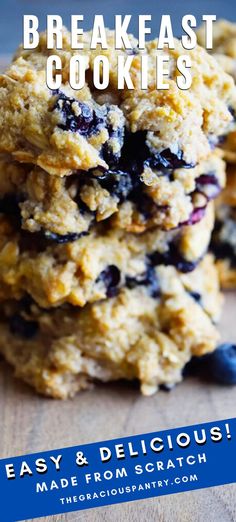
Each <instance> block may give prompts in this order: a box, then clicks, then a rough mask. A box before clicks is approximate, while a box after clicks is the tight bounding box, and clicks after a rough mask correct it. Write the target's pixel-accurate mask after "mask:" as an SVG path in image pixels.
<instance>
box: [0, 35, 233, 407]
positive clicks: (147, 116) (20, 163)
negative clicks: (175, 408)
mask: <svg viewBox="0 0 236 522" xmlns="http://www.w3.org/2000/svg"><path fill="white" fill-rule="evenodd" d="M107 36H108V41H109V48H108V49H107V50H105V51H102V49H99V50H96V51H91V50H90V49H89V33H88V34H86V35H84V43H85V48H84V51H83V52H84V53H85V54H87V58H88V70H87V84H86V86H85V87H84V88H83V89H82V90H80V91H73V90H72V88H71V87H70V85H69V83H68V70H69V65H68V64H69V59H70V58H71V56H73V54H75V52H76V51H73V50H71V47H70V34H69V33H68V32H67V31H66V30H65V31H64V35H63V50H61V51H55V50H51V51H48V50H47V48H46V37H45V34H42V35H41V37H40V42H39V47H38V49H37V50H35V51H25V50H23V49H22V48H20V49H19V51H18V53H17V55H16V56H15V58H14V60H13V62H12V64H11V66H10V67H9V69H8V71H7V72H6V73H5V74H3V75H1V77H0V105H1V114H0V131H1V142H0V152H1V158H0V198H1V199H0V212H1V213H0V310H1V323H0V350H1V352H2V353H3V354H4V356H5V358H6V359H7V360H8V361H9V362H10V363H11V364H12V365H13V366H14V368H15V370H16V374H17V376H19V377H21V378H22V379H23V380H25V381H26V382H28V383H30V384H31V385H33V386H34V387H35V388H36V389H37V391H38V392H41V393H44V394H47V395H50V396H53V397H60V398H66V397H68V396H71V395H73V394H75V393H76V392H77V391H79V390H82V389H85V388H87V387H88V386H89V385H90V383H91V382H93V381H95V380H100V381H103V382H107V381H111V380H117V379H129V380H139V381H140V384H141V390H142V392H143V393H144V394H147V395H148V394H151V393H154V392H155V391H156V390H157V389H158V388H159V387H160V386H161V385H165V386H167V387H171V386H172V385H173V384H175V383H176V382H178V381H180V380H181V378H182V370H183V368H184V366H185V365H186V363H187V362H188V361H189V360H190V359H191V357H192V355H195V356H200V355H202V354H204V353H206V352H210V351H212V350H214V349H215V347H216V344H217V340H218V332H217V329H216V326H215V323H216V321H217V319H218V317H219V312H220V305H221V295H220V293H219V284H218V275H217V271H216V269H215V266H214V262H213V259H212V257H211V256H210V255H208V254H207V251H208V246H209V243H210V239H211V233H212V229H213V226H214V210H213V202H212V200H213V199H214V198H215V197H216V196H218V195H219V193H220V192H221V190H222V188H223V187H224V183H225V165H224V161H223V160H222V158H221V153H219V151H217V149H216V148H215V147H216V146H217V144H218V142H219V141H220V140H221V137H222V136H225V135H226V134H227V133H228V132H229V130H230V129H231V127H232V124H233V115H232V112H233V110H232V107H233V106H236V105H235V98H236V96H235V87H234V82H233V80H232V78H231V77H230V76H228V75H227V74H226V73H224V72H223V69H222V68H221V66H220V65H219V64H218V63H217V62H216V60H215V59H214V58H213V57H211V56H209V55H208V54H207V53H206V52H205V51H204V50H203V49H202V48H200V47H198V48H197V49H195V50H194V51H189V54H190V56H191V60H192V77H193V82H192V86H191V88H190V90H186V91H184V90H180V89H179V88H178V87H177V86H176V77H177V75H178V74H179V72H178V70H177V68H176V59H177V57H178V56H179V55H180V54H181V53H183V49H182V47H181V46H180V43H179V42H178V41H176V47H175V50H168V51H167V50H165V51H158V50H157V41H152V42H149V43H148V44H147V46H146V49H145V51H142V52H140V51H139V49H138V47H137V42H136V41H135V39H134V38H133V39H132V41H133V46H134V48H133V52H132V54H133V61H132V67H131V71H130V72H131V75H132V79H133V82H134V84H135V89H134V90H128V89H125V88H124V89H123V90H118V89H117V87H116V76H117V68H116V66H115V63H116V59H117V55H118V53H123V54H125V52H126V51H125V50H121V51H116V50H115V46H114V35H113V33H112V32H108V33H107ZM98 51H99V54H102V53H103V52H104V53H106V55H107V56H109V59H110V63H111V64H113V65H114V66H113V67H112V73H111V76H110V85H109V88H108V89H106V91H96V89H94V87H93V85H92V84H91V76H92V75H91V72H92V70H93V60H94V57H95V56H96V54H97V53H98ZM55 52H57V53H58V54H59V55H60V57H61V59H62V62H63V84H62V86H61V88H60V89H59V90H54V91H52V90H49V88H48V87H47V84H46V77H45V65H46V59H47V57H48V55H49V54H50V53H51V54H54V53H55ZM162 52H165V53H169V59H170V74H169V79H168V82H169V90H157V89H156V88H155V81H154V80H155V79H154V68H153V69H152V68H151V67H150V70H149V88H148V89H147V90H141V88H140V60H141V55H142V54H143V53H145V54H148V55H149V57H150V58H151V60H150V63H152V60H153V61H154V60H155V58H156V56H157V55H158V54H160V53H162ZM184 53H185V54H186V51H185V50H184ZM129 54H130V51H129Z"/></svg>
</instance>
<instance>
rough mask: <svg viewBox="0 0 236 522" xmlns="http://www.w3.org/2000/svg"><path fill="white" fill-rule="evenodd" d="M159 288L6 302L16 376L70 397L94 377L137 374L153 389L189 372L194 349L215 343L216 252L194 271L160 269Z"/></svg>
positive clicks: (7, 352)
mask: <svg viewBox="0 0 236 522" xmlns="http://www.w3.org/2000/svg"><path fill="white" fill-rule="evenodd" d="M154 272H155V279H156V283H155V286H156V291H155V295H151V294H150V292H149V291H148V289H147V288H146V287H145V286H140V285H139V284H138V285H134V286H133V287H132V288H129V289H128V288H123V289H122V290H121V292H120V293H119V295H117V296H116V297H113V298H110V299H106V300H103V301H99V302H98V303H93V304H89V305H86V306H85V307H84V308H82V309H78V308H77V307H73V306H71V305H64V306H61V307H58V308H56V309H54V310H51V311H50V312H49V311H47V310H45V309H42V308H39V307H38V305H36V303H34V302H33V301H32V300H31V299H30V298H29V297H25V298H24V299H22V300H20V301H19V302H16V301H13V302H11V301H7V302H5V303H2V305H1V323H0V351H1V353H2V354H3V355H4V357H5V358H6V359H7V361H9V362H10V363H11V364H12V365H13V367H14V368H15V372H16V376H17V377H19V378H21V379H23V380H24V381H26V382H27V383H29V384H31V385H32V386H34V388H35V389H36V390H37V391H38V392H40V393H42V394H45V395H48V396H52V397H55V398H62V399H64V398H67V397H70V396H73V395H74V394H75V393H76V392H78V391H80V390H83V389H85V388H87V387H88V386H89V385H90V383H91V382H93V381H102V382H108V381H113V380H118V379H126V380H134V379H135V380H138V381H139V382H140V386H141V391H142V393H144V394H145V395H150V394H152V393H154V392H156V391H157V390H158V387H159V386H160V385H162V384H164V385H167V386H172V385H173V384H175V383H177V382H179V381H180V380H181V379H182V370H183V368H184V366H185V364H186V363H187V362H188V361H189V360H190V358H191V356H192V355H194V356H201V355H203V354H204V353H207V352H210V351H212V350H214V348H215V346H216V344H217V341H218V333H217V330H216V327H215V325H214V323H215V321H216V320H217V319H218V314H219V310H220V306H221V296H220V293H219V289H218V277H217V272H216V270H215V267H214V264H213V261H212V258H211V257H210V256H207V257H206V258H205V259H204V260H203V261H202V263H201V264H200V265H199V267H198V268H196V270H194V271H193V272H192V273H191V274H181V273H178V272H177V271H176V269H175V268H174V267H164V266H160V267H157V268H156V269H155V271H154Z"/></svg>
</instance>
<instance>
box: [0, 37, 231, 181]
mask: <svg viewBox="0 0 236 522" xmlns="http://www.w3.org/2000/svg"><path fill="white" fill-rule="evenodd" d="M84 40H85V42H86V45H85V49H84V51H83V53H84V55H85V56H87V67H88V69H87V82H88V83H87V84H86V86H85V87H84V88H83V89H81V90H80V91H75V90H73V89H71V87H70V86H69V83H68V80H69V76H68V74H69V73H68V71H69V60H70V58H71V56H72V55H74V54H75V53H76V51H74V50H73V51H72V50H71V48H70V34H69V33H68V32H67V31H65V33H64V39H63V45H64V47H63V50H62V51H56V53H57V54H58V55H60V57H61V59H62V62H63V68H64V69H63V83H62V86H61V88H60V90H59V91H57V92H55V91H50V90H49V89H48V87H47V85H46V76H45V74H46V73H45V63H46V59H47V57H48V55H49V54H53V53H55V50H54V49H53V50H51V51H48V50H47V49H46V45H45V43H46V39H45V34H42V35H41V37H40V44H39V48H38V49H37V50H35V51H34V52H31V51H24V50H22V48H21V50H20V51H19V52H18V54H17V56H16V57H15V59H14V60H13V63H12V65H11V66H10V68H9V69H8V71H7V72H6V73H5V74H3V75H1V76H0V104H1V107H2V111H1V115H0V132H1V137H2V138H1V143H0V151H1V152H4V153H6V152H8V153H11V154H12V155H13V157H14V158H15V159H16V160H18V161H20V162H25V163H33V164H35V165H38V166H39V167H41V168H43V169H44V170H46V171H47V172H49V173H50V174H57V175H59V176H64V175H68V174H71V172H72V171H75V170H84V171H88V170H90V169H94V168H96V167H99V168H102V169H104V170H109V169H113V168H117V165H119V163H120V159H121V156H122V150H123V148H124V145H125V144H126V141H127V140H126V138H127V136H129V134H130V133H132V134H133V135H134V139H136V138H137V145H136V147H135V149H134V153H136V151H137V150H138V147H139V137H140V133H141V134H142V136H143V140H144V142H145V146H146V148H145V151H146V152H145V157H144V158H143V160H144V163H145V165H149V166H151V167H154V168H155V169H159V170H161V169H162V168H169V169H176V168H182V167H184V168H190V167H193V166H195V165H196V164H197V163H198V162H199V161H200V160H201V159H205V157H206V156H208V154H209V153H210V150H211V148H212V147H213V146H215V145H216V144H217V142H218V141H219V139H220V137H221V136H222V135H225V134H226V133H227V132H228V131H229V129H230V125H231V123H232V121H233V116H232V111H230V108H231V107H232V106H236V102H235V100H236V89H235V86H234V82H233V80H232V78H231V77H230V76H229V75H227V74H226V73H224V71H223V69H222V68H221V67H220V65H218V64H217V62H216V61H215V60H214V58H213V57H211V56H209V55H208V54H207V53H206V52H205V50H204V49H202V48H200V47H197V49H195V50H194V51H186V50H184V49H183V48H182V46H181V44H180V43H179V42H178V40H176V41H175V50H168V49H164V51H157V45H158V42H157V41H156V40H154V41H153V42H149V43H148V44H147V46H146V49H145V50H144V51H142V53H140V52H139V50H138V49H135V50H134V53H133V54H132V56H133V58H132V65H131V71H130V73H131V77H132V78H133V80H134V84H135V85H134V87H135V88H134V89H132V90H127V89H126V88H124V89H122V90H119V91H118V89H117V86H116V85H115V79H116V75H117V67H115V66H114V63H113V62H114V61H115V60H117V56H118V54H120V53H123V54H124V53H125V54H129V53H126V52H125V50H121V51H117V50H115V49H114V36H113V34H112V32H109V31H108V49H107V50H106V51H103V50H102V49H100V48H99V49H96V50H95V51H91V50H90V49H89V46H88V42H89V35H84ZM99 53H100V54H103V53H105V54H106V55H108V57H109V60H110V64H111V76H110V86H109V88H108V90H107V93H102V94H101V93H100V91H98V92H96V89H95V88H94V86H93V85H92V83H91V80H90V77H91V74H92V71H93V62H94V58H95V56H96V55H97V54H99ZM158 53H165V54H166V53H167V54H168V56H169V58H170V71H169V90H157V89H156V88H155V85H154V83H153V82H154V78H153V77H152V76H153V63H154V62H155V60H156V55H157V54H158ZM183 53H184V54H186V53H187V54H188V53H189V55H190V58H191V60H192V75H193V82H192V86H191V88H190V89H189V90H181V89H179V88H178V87H177V85H176V81H175V80H176V76H177V75H178V74H179V71H178V69H177V66H176V60H177V58H178V56H179V55H180V54H183ZM142 54H145V55H146V56H147V58H148V60H149V62H150V67H149V76H150V84H149V85H148V89H146V90H141V89H140V60H141V55H142ZM135 157H136V154H134V156H133V158H132V157H131V158H130V159H131V160H132V159H135ZM143 166H144V165H143Z"/></svg>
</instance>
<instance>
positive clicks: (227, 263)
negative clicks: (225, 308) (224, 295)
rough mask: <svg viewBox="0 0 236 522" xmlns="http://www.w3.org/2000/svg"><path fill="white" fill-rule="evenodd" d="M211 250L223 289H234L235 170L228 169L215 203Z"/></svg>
mask: <svg viewBox="0 0 236 522" xmlns="http://www.w3.org/2000/svg"><path fill="white" fill-rule="evenodd" d="M211 249H212V251H213V253H214V255H215V257H216V260H217V268H218V269H219V273H220V280H221V284H222V286H223V288H236V169H235V166H233V165H232V166H231V167H229V168H228V175H227V186H226V189H225V190H224V191H223V193H222V194H221V196H220V197H219V199H218V201H217V206H216V225H215V230H214V233H213V237H212V241H211Z"/></svg>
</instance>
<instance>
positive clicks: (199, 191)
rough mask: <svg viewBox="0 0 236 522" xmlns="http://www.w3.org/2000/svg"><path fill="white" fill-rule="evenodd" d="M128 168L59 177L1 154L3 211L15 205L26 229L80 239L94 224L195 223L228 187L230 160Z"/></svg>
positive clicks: (139, 227)
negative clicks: (175, 166) (160, 168)
mask: <svg viewBox="0 0 236 522" xmlns="http://www.w3.org/2000/svg"><path fill="white" fill-rule="evenodd" d="M136 166H137V164H136V165H133V166H130V170H129V171H128V172H125V171H120V170H116V171H114V170H113V171H107V172H102V171H99V170H98V169H96V170H95V171H93V170H91V171H90V173H88V172H87V173H85V174H83V172H81V173H80V174H74V175H71V176H66V177H63V178H60V177H58V176H51V175H50V174H48V173H47V172H45V171H43V170H42V169H40V168H39V167H33V168H32V166H30V165H23V164H19V163H17V162H12V161H10V159H9V157H2V158H0V211H1V209H2V210H4V208H5V209H6V208H7V207H8V209H10V208H12V209H13V207H14V208H15V213H16V214H18V215H19V216H20V219H21V227H22V228H23V229H24V230H28V231H29V232H33V233H34V232H41V233H44V234H51V235H52V234H54V236H55V237H56V236H58V241H60V240H61V241H63V239H64V240H66V237H67V238H68V240H70V238H73V237H74V238H76V237H78V236H79V235H81V234H82V233H85V232H88V231H89V230H90V228H91V227H92V226H94V224H95V223H96V222H97V223H100V222H104V221H106V222H107V220H108V219H109V226H110V227H112V228H120V229H123V230H126V231H127V232H134V233H141V232H144V231H145V230H148V229H150V228H153V227H154V226H155V227H160V228H162V229H163V230H164V229H165V230H170V229H173V228H176V227H178V226H180V225H183V224H187V223H188V224H194V223H196V222H197V221H199V220H200V219H201V218H202V217H203V215H204V213H205V208H206V206H207V204H208V202H209V200H211V199H214V198H215V197H216V196H217V195H218V194H219V193H220V191H221V190H222V188H223V187H224V185H225V164H224V162H223V160H222V159H221V157H220V154H219V153H218V151H216V152H214V153H211V154H210V156H209V157H208V158H206V160H204V161H202V162H201V163H200V164H199V165H197V166H196V167H194V168H192V169H189V170H186V169H183V168H182V169H176V170H174V171H169V170H168V169H166V170H165V171H159V172H158V171H155V170H152V169H151V168H150V167H146V169H145V170H144V172H143V173H142V174H141V173H140V177H138V169H137V168H136Z"/></svg>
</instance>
